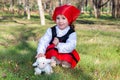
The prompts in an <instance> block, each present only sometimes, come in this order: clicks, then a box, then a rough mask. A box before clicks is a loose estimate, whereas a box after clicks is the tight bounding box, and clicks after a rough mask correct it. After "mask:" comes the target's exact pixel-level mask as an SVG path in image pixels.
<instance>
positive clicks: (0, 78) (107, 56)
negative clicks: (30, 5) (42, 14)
mask: <svg viewBox="0 0 120 80" xmlns="http://www.w3.org/2000/svg"><path fill="white" fill-rule="evenodd" d="M0 16H4V17H5V19H0V80H61V79H62V80H120V27H119V26H120V24H119V23H120V21H119V20H114V19H111V18H110V19H107V20H106V19H94V18H90V17H85V16H84V15H81V17H80V18H79V19H78V20H77V22H76V23H77V24H76V32H77V37H78V38H77V46H76V50H77V51H78V52H79V54H80V56H81V61H80V62H79V63H78V65H77V66H76V68H75V69H66V68H62V67H61V66H57V67H55V68H53V70H54V73H53V74H51V75H45V74H43V75H39V76H35V75H34V69H33V67H32V63H33V62H34V61H35V58H34V57H35V55H36V48H37V44H38V40H39V38H40V37H41V36H42V35H43V34H44V33H45V31H46V29H47V28H48V27H51V26H53V25H54V23H53V22H52V21H51V20H49V19H50V17H49V16H47V15H46V17H47V18H46V21H47V24H46V25H45V26H41V25H40V24H39V19H38V16H33V17H32V19H31V20H26V19H24V18H22V17H19V16H18V17H17V16H16V15H15V16H13V15H8V14H2V13H1V14H0ZM6 16H7V17H6ZM9 16H10V17H9ZM86 20H87V21H88V22H90V23H91V22H92V23H93V24H89V23H88V22H87V21H86ZM82 21H83V23H81V22H82ZM86 22H87V23H86ZM111 22H112V24H111Z"/></svg>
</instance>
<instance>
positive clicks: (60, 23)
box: [56, 15, 68, 30]
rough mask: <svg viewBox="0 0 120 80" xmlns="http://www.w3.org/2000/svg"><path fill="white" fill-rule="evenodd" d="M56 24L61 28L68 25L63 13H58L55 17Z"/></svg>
mask: <svg viewBox="0 0 120 80" xmlns="http://www.w3.org/2000/svg"><path fill="white" fill-rule="evenodd" d="M56 24H57V26H58V27H59V29H61V30H63V29H65V28H66V27H67V26H68V20H67V18H66V17H65V16H64V15H58V16H57V17H56Z"/></svg>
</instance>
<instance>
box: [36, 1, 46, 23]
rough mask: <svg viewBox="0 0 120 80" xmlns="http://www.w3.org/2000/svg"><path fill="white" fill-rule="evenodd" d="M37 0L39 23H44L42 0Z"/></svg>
mask: <svg viewBox="0 0 120 80" xmlns="http://www.w3.org/2000/svg"><path fill="white" fill-rule="evenodd" d="M37 2H38V8H39V15H40V22H41V25H45V16H44V10H43V7H42V1H41V0H37Z"/></svg>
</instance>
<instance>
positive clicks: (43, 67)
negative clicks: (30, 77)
mask: <svg viewBox="0 0 120 80" xmlns="http://www.w3.org/2000/svg"><path fill="white" fill-rule="evenodd" d="M51 61H52V60H51V59H46V58H45V57H40V58H37V60H36V62H35V63H33V66H36V67H35V69H34V70H35V73H34V74H35V75H39V74H41V73H42V72H45V73H46V74H51V73H53V70H52V67H51Z"/></svg>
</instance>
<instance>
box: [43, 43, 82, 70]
mask: <svg viewBox="0 0 120 80" xmlns="http://www.w3.org/2000/svg"><path fill="white" fill-rule="evenodd" d="M45 55H46V58H49V59H50V58H51V57H53V56H55V57H56V58H57V59H58V60H60V61H67V62H68V63H70V64H71V68H74V67H75V66H76V64H77V63H78V61H79V60H80V56H79V54H78V53H77V51H76V50H73V51H72V52H71V53H58V50H57V49H56V48H55V45H54V44H50V45H49V46H48V47H47V50H46V54H45Z"/></svg>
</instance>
